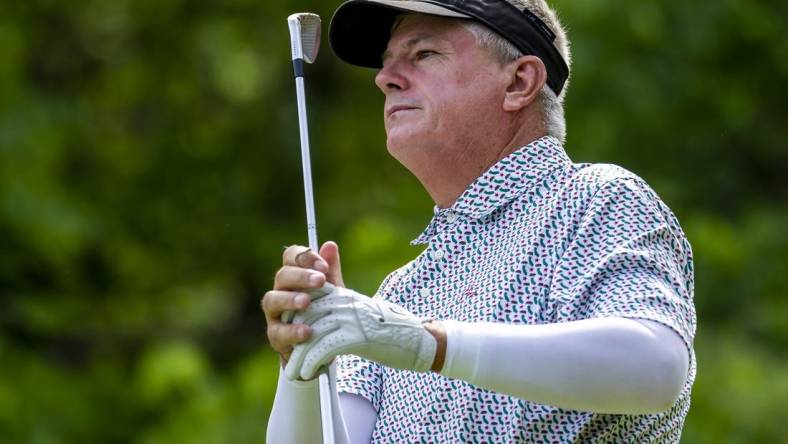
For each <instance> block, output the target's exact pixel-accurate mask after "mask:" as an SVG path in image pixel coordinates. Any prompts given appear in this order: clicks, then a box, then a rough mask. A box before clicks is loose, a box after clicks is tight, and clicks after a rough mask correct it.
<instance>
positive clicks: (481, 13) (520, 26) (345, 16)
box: [328, 0, 569, 95]
mask: <svg viewBox="0 0 788 444" xmlns="http://www.w3.org/2000/svg"><path fill="white" fill-rule="evenodd" d="M403 12H415V13H420V14H429V15H437V16H442V17H454V18H467V19H472V20H475V21H477V22H480V23H482V24H483V25H485V26H487V27H488V28H490V29H492V30H493V31H495V32H496V33H498V34H499V35H501V36H502V37H503V38H505V39H506V40H508V41H509V42H511V43H512V44H513V45H514V46H515V47H516V48H517V49H519V50H520V51H522V53H523V54H525V55H535V56H537V57H539V58H540V59H541V60H542V63H544V64H545V67H546V68H547V84H548V86H549V87H550V89H552V90H553V92H554V93H555V94H556V95H560V94H561V90H562V89H563V87H564V84H565V83H566V79H567V78H568V77H569V67H567V65H566V61H564V59H563V57H561V54H560V53H559V52H558V49H557V48H556V47H555V45H554V44H553V41H554V40H555V34H554V33H553V31H551V30H550V28H549V27H547V25H545V24H544V22H543V21H542V20H541V19H539V17H537V16H536V15H534V14H533V13H531V11H528V10H527V9H526V10H524V11H520V10H519V9H517V8H516V7H515V6H514V5H512V4H511V3H509V2H508V1H506V0H349V1H346V2H345V3H343V4H342V5H340V6H339V8H337V10H336V12H335V13H334V17H333V18H332V19H331V27H330V28H329V31H328V41H329V44H330V45H331V49H333V50H334V53H335V54H336V55H337V57H339V58H340V59H342V60H344V61H345V62H347V63H350V64H352V65H357V66H363V67H367V68H381V67H382V63H381V56H382V55H383V51H385V50H386V46H387V45H388V41H389V38H390V37H391V27H392V25H393V24H394V20H395V19H396V17H397V16H398V15H400V14H402V13H403Z"/></svg>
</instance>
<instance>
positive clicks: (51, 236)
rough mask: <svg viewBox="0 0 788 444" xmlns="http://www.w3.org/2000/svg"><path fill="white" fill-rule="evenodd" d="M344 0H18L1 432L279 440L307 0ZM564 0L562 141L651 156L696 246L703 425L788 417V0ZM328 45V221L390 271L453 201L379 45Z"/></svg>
mask: <svg viewBox="0 0 788 444" xmlns="http://www.w3.org/2000/svg"><path fill="white" fill-rule="evenodd" d="M337 4H338V2H335V1H331V2H329V1H319V0H309V1H299V2H295V3H292V2H284V1H268V2H260V1H251V0H228V1H224V2H205V1H197V0H192V1H188V2H187V1H183V0H135V1H130V0H115V1H112V2H106V1H101V0H89V1H86V2H80V3H79V4H76V3H73V2H65V1H58V0H32V1H27V2H5V3H4V4H3V14H2V15H1V16H0V295H1V296H2V309H0V362H1V363H2V365H0V442H14V443H61V442H62V443H70V442H74V443H77V442H78V443H83V442H103V443H113V442H130V441H131V442H140V443H165V442H167V443H169V442H172V443H181V442H196V443H199V442H211V443H214V442H239V443H240V442H260V441H262V440H263V436H264V430H265V424H266V418H267V416H268V410H269V408H270V405H271V400H272V396H273V393H274V390H275V378H276V372H277V368H276V366H277V360H276V357H275V356H273V355H272V354H271V353H270V352H268V351H267V349H266V346H265V326H264V321H263V317H262V315H261V314H260V313H259V308H258V302H259V298H260V296H261V295H262V293H263V292H264V291H265V289H267V288H270V286H271V278H272V274H273V271H274V270H275V269H276V268H277V264H278V263H279V262H280V254H281V251H282V247H283V246H284V245H287V244H291V243H305V242H306V240H305V234H304V229H303V220H304V217H303V211H304V210H303V203H302V191H301V178H300V177H301V176H300V158H299V152H298V139H297V121H296V117H295V116H296V111H295V105H294V91H293V86H292V76H291V71H290V70H291V68H290V63H289V43H288V37H287V28H286V25H285V18H286V17H287V15H288V14H289V13H291V12H294V11H296V10H312V11H315V12H317V13H320V14H321V15H322V16H323V17H324V18H326V19H327V18H328V17H330V14H331V12H332V10H333V8H335V7H336V5H337ZM555 5H556V6H557V7H558V9H559V11H560V12H561V15H562V16H563V18H564V21H565V22H566V24H567V25H568V27H569V29H570V36H571V38H572V41H573V53H574V66H573V77H572V82H571V86H570V89H569V95H568V103H567V117H568V128H569V140H568V143H567V150H568V151H569V153H570V155H571V156H572V158H573V159H574V160H575V161H588V162H612V163H618V164H621V165H623V166H625V167H627V168H629V169H631V170H633V171H635V172H637V173H638V174H640V175H642V176H643V177H644V178H646V179H647V180H648V181H649V182H650V183H651V184H652V185H653V186H654V188H655V189H656V190H657V191H658V192H659V193H660V194H661V195H662V197H663V198H664V199H665V201H666V202H667V203H668V204H669V205H670V206H671V207H672V208H673V209H674V210H675V211H676V213H677V215H678V216H679V219H680V220H681V221H682V224H683V226H684V228H685V230H686V231H687V233H688V236H689V238H690V240H691V242H692V243H693V246H694V251H695V257H696V270H697V292H696V303H697V307H698V313H699V330H698V337H697V344H696V349H697V354H698V359H699V376H698V380H697V383H696V389H695V393H694V398H693V399H694V404H693V407H692V409H691V411H690V415H689V418H688V423H687V427H686V431H685V440H684V441H685V442H698V443H705V442H721V443H740V442H741V443H744V442H779V441H780V440H783V439H784V437H785V436H788V429H787V428H786V423H785V421H782V420H781V417H780V415H781V414H782V412H783V411H784V410H785V409H786V407H788V405H787V404H786V401H785V400H786V399H788V380H786V376H785V375H786V374H788V371H787V370H788V356H786V345H787V344H788V303H787V302H786V298H785V292H786V289H787V288H788V234H786V230H785V229H784V227H785V226H786V225H787V224H788V204H787V200H786V197H788V179H786V175H785V173H784V172H785V171H786V168H788V149H786V148H788V146H786V140H788V127H787V126H786V121H788V120H787V119H786V112H785V105H784V104H785V103H786V102H788V91H787V90H788V39H785V37H784V32H783V24H784V23H786V22H787V21H788V3H785V2H780V1H777V0H764V1H759V2H753V1H744V0H719V1H701V2H689V3H687V2H679V1H668V2H664V1H663V2H659V1H656V0H642V1H639V2H635V3H627V4H626V6H625V7H623V4H622V3H621V2H613V1H609V0H596V1H593V2H592V1H579V2H578V1H565V0H561V1H556V2H555ZM326 21H327V20H326ZM308 69H309V76H308V81H307V90H308V94H309V104H310V115H311V122H310V123H311V129H312V139H313V140H312V142H313V163H314V166H315V168H314V169H315V171H314V175H315V177H314V179H315V186H316V188H315V191H316V204H317V213H318V222H319V226H320V234H321V237H322V238H323V239H328V238H332V239H335V240H337V241H339V243H340V245H341V247H342V252H343V261H344V262H343V263H344V270H345V273H346V281H347V282H348V283H349V285H352V286H353V287H355V288H358V289H359V290H362V291H365V292H373V291H374V290H375V288H376V287H377V284H378V283H379V282H380V280H381V279H382V278H383V277H384V276H385V275H386V273H388V272H389V271H391V270H393V269H394V268H395V267H397V266H399V265H401V264H402V263H404V262H406V261H407V260H409V259H410V258H412V257H414V256H415V255H416V254H417V253H418V251H417V250H416V249H414V248H412V247H410V246H409V245H408V240H410V239H411V238H413V237H415V236H416V235H417V234H418V233H419V232H420V231H421V229H422V228H423V225H424V224H425V223H426V222H427V221H428V220H429V218H430V216H431V214H432V210H431V208H432V204H431V202H430V201H429V199H428V196H426V194H425V193H424V192H423V191H422V190H421V188H420V185H419V184H418V183H417V182H416V181H415V179H413V178H412V177H411V176H410V175H409V173H407V171H405V170H404V169H403V168H402V167H400V166H399V165H398V164H397V163H396V162H395V161H393V160H392V159H391V158H389V156H388V155H387V153H386V151H385V144H384V133H383V128H382V125H381V123H382V122H381V118H380V113H381V111H380V108H381V95H380V93H379V92H377V91H376V89H375V87H374V85H373V83H372V77H373V72H371V71H368V70H363V69H358V68H354V67H350V66H347V65H344V64H342V63H340V62H339V61H338V60H337V59H336V58H335V57H334V56H333V55H332V54H331V53H330V51H329V50H328V47H327V45H326V46H325V47H324V50H323V53H322V54H321V56H320V57H319V59H318V62H317V64H315V65H312V66H310V67H309V68H308ZM351 215H352V217H351Z"/></svg>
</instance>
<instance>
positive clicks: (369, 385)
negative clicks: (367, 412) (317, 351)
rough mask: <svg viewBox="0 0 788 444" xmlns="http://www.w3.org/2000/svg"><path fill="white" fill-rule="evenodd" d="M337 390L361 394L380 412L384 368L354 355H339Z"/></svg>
mask: <svg viewBox="0 0 788 444" xmlns="http://www.w3.org/2000/svg"><path fill="white" fill-rule="evenodd" d="M336 370H337V391H339V392H344V393H352V394H354V395H359V396H361V397H363V398H365V399H366V400H368V401H369V402H371V403H372V407H374V408H375V411H376V412H380V392H381V386H382V384H381V383H382V377H383V369H382V368H381V366H380V364H377V363H375V362H372V361H368V360H366V359H362V358H359V357H358V356H354V355H342V356H338V357H337V366H336Z"/></svg>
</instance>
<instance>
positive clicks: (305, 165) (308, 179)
mask: <svg viewBox="0 0 788 444" xmlns="http://www.w3.org/2000/svg"><path fill="white" fill-rule="evenodd" d="M295 81H296V96H297V99H298V128H299V130H300V132H301V165H302V169H303V172H304V201H305V202H306V231H307V236H308V237H309V248H310V249H312V251H314V252H317V251H318V250H319V248H320V247H319V245H318V244H317V221H316V220H315V198H314V195H313V194H312V162H311V161H310V158H309V127H308V125H307V118H306V99H305V92H304V78H303V77H301V76H299V77H296V79H295Z"/></svg>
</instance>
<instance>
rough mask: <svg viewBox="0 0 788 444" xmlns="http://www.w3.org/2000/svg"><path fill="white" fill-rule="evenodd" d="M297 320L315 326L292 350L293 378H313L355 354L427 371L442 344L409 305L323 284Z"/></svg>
mask: <svg viewBox="0 0 788 444" xmlns="http://www.w3.org/2000/svg"><path fill="white" fill-rule="evenodd" d="M325 291H331V292H330V293H328V294H327V295H325V296H323V295H321V294H319V293H315V294H312V298H313V301H312V303H311V304H310V306H309V308H307V309H306V310H303V311H300V312H298V313H297V314H296V315H295V317H294V319H293V323H301V324H306V325H309V326H310V327H312V337H311V338H310V339H309V340H308V341H307V342H304V343H301V344H298V345H296V346H295V348H294V349H293V353H292V355H290V360H289V361H288V362H287V366H286V367H285V376H287V378H288V379H290V380H295V379H298V378H299V377H300V378H301V379H305V380H306V379H312V378H314V377H315V375H316V374H317V373H319V372H320V370H321V368H322V367H323V366H325V365H327V364H329V363H330V362H331V361H332V360H333V359H334V357H335V356H337V355H341V354H354V355H357V356H360V357H362V358H366V359H369V360H371V361H375V362H377V363H379V364H382V365H385V366H387V367H393V368H400V369H405V370H415V371H418V372H426V371H428V370H429V369H430V368H431V367H432V363H433V361H434V360H435V352H436V350H437V347H438V344H437V341H436V340H435V338H434V337H433V336H432V334H431V333H430V332H429V331H427V330H426V329H425V328H424V326H423V323H424V322H426V320H422V319H419V318H417V317H416V316H414V315H413V314H411V313H410V312H408V311H407V310H405V309H404V308H402V307H400V306H398V305H395V304H392V303H390V302H386V301H384V300H381V299H372V298H369V297H367V296H364V295H362V294H359V293H356V292H355V291H353V290H350V289H347V288H340V287H333V286H330V287H324V292H325Z"/></svg>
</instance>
